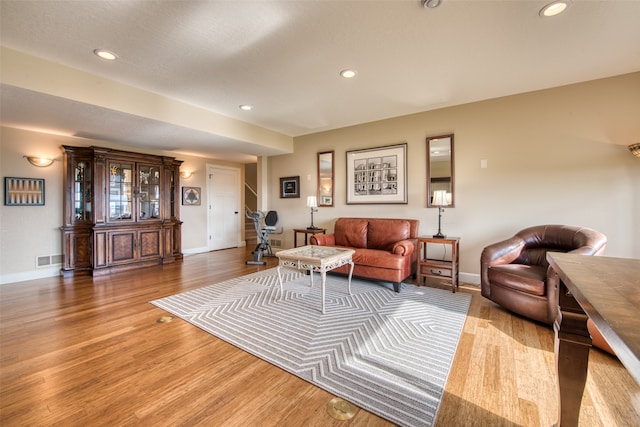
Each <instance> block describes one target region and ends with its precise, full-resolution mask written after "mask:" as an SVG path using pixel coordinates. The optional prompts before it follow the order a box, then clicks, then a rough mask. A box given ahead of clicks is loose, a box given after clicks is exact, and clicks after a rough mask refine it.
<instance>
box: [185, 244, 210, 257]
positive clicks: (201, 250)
mask: <svg viewBox="0 0 640 427" xmlns="http://www.w3.org/2000/svg"><path fill="white" fill-rule="evenodd" d="M205 252H209V248H208V247H206V246H203V247H201V248H191V249H183V250H182V255H185V256H188V255H196V254H203V253H205Z"/></svg>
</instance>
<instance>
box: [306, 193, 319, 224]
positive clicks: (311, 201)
mask: <svg viewBox="0 0 640 427" xmlns="http://www.w3.org/2000/svg"><path fill="white" fill-rule="evenodd" d="M307 207H309V208H311V226H310V227H307V230H317V229H318V227H316V226H315V225H313V213H314V212H318V199H317V198H316V196H309V197H307Z"/></svg>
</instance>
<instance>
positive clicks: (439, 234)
mask: <svg viewBox="0 0 640 427" xmlns="http://www.w3.org/2000/svg"><path fill="white" fill-rule="evenodd" d="M432 237H433V238H434V239H445V238H446V237H447V236H445V235H444V234H442V233H438V234H434V235H433V236H432Z"/></svg>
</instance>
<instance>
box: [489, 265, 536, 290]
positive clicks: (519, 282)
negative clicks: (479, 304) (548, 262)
mask: <svg viewBox="0 0 640 427" xmlns="http://www.w3.org/2000/svg"><path fill="white" fill-rule="evenodd" d="M487 273H488V275H489V281H490V282H491V284H493V285H497V286H502V287H505V288H511V289H515V290H518V291H521V292H525V293H528V294H532V295H539V296H542V295H544V294H545V284H544V281H545V279H546V277H547V268H546V267H544V266H539V265H524V264H507V265H498V266H494V267H489V271H488V272H487Z"/></svg>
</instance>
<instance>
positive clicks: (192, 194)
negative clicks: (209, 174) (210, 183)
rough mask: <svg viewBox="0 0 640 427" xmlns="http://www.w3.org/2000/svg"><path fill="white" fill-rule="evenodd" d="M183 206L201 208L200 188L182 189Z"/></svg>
mask: <svg viewBox="0 0 640 427" xmlns="http://www.w3.org/2000/svg"><path fill="white" fill-rule="evenodd" d="M182 204H183V205H185V206H200V187H182Z"/></svg>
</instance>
